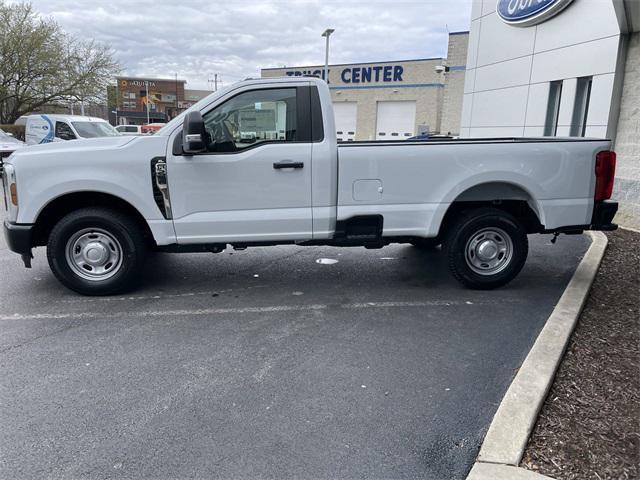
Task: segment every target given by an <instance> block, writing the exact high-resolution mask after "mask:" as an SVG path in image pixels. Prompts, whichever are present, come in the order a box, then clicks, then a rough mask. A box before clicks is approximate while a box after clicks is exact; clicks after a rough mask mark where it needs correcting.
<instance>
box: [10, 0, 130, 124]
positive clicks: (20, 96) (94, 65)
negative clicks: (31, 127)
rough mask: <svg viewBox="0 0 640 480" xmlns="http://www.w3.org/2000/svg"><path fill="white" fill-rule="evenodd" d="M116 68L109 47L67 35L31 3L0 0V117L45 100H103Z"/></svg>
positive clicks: (17, 113)
mask: <svg viewBox="0 0 640 480" xmlns="http://www.w3.org/2000/svg"><path fill="white" fill-rule="evenodd" d="M119 72H120V65H119V64H118V62H117V61H116V60H115V59H114V54H113V51H112V50H111V49H110V48H109V47H107V46H105V45H102V44H99V43H97V42H95V41H93V40H90V41H81V40H78V39H76V38H74V37H72V36H71V35H68V34H67V33H65V32H64V31H62V29H61V28H60V26H59V25H58V24H57V23H56V22H55V21H54V20H53V19H50V18H42V17H40V16H39V15H38V14H37V13H36V12H35V11H34V9H33V7H32V6H31V4H30V3H13V4H7V3H5V2H4V0H0V123H13V122H14V121H16V119H17V118H18V117H20V116H21V115H24V114H25V113H28V112H30V111H32V110H34V109H36V108H38V107H41V106H42V105H46V104H49V103H55V102H71V101H79V102H84V103H92V102H96V101H102V102H103V101H104V96H105V93H106V88H107V86H108V85H109V84H110V83H113V77H114V76H115V75H116V74H117V73H119Z"/></svg>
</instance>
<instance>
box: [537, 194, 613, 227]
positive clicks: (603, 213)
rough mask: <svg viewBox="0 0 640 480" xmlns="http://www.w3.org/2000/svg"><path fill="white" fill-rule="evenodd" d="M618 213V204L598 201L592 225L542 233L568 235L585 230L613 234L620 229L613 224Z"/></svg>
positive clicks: (594, 206) (592, 217) (594, 208)
mask: <svg viewBox="0 0 640 480" xmlns="http://www.w3.org/2000/svg"><path fill="white" fill-rule="evenodd" d="M617 212H618V202H611V201H608V200H604V201H598V202H596V203H594V205H593V214H592V215H591V223H590V224H588V225H569V226H566V227H560V228H553V229H550V230H543V231H542V232H541V233H567V234H571V235H573V234H580V233H582V232H584V231H585V230H599V231H604V232H611V231H613V230H617V229H618V225H616V224H615V223H612V222H613V217H615V216H616V213H617Z"/></svg>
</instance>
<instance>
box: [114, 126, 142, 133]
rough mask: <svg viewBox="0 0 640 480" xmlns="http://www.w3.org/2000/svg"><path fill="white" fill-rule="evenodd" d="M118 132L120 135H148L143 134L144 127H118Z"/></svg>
mask: <svg viewBox="0 0 640 480" xmlns="http://www.w3.org/2000/svg"><path fill="white" fill-rule="evenodd" d="M116 130H117V131H118V132H119V133H120V135H146V134H145V133H143V132H142V125H118V126H116Z"/></svg>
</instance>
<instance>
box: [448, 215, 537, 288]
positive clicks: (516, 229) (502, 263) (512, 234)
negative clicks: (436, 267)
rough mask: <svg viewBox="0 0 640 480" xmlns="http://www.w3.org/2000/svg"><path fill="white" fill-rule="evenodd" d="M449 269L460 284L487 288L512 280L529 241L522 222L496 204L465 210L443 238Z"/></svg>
mask: <svg viewBox="0 0 640 480" xmlns="http://www.w3.org/2000/svg"><path fill="white" fill-rule="evenodd" d="M446 250H447V256H448V259H449V269H450V270H451V273H452V274H453V276H454V277H455V278H456V279H457V280H458V281H459V282H460V283H462V284H463V285H465V286H466V287H469V288H473V289H482V290H489V289H492V288H497V287H501V286H503V285H506V284H507V283H509V282H510V281H511V280H513V279H514V278H515V277H516V275H518V273H520V270H522V267H523V266H524V264H525V262H526V260H527V254H528V252H529V242H528V240H527V232H526V231H525V229H524V227H523V226H522V225H521V223H520V222H519V221H518V220H517V219H516V218H515V217H514V216H513V215H510V214H509V213H507V212H504V211H502V210H499V209H496V208H482V209H477V210H472V211H468V212H466V213H464V214H462V216H461V217H460V219H459V220H458V221H457V222H456V223H455V224H454V225H453V227H452V228H451V230H450V231H449V234H448V236H447V242H446Z"/></svg>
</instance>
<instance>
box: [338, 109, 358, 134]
mask: <svg viewBox="0 0 640 480" xmlns="http://www.w3.org/2000/svg"><path fill="white" fill-rule="evenodd" d="M333 112H334V113H335V116H336V136H337V137H338V141H339V142H353V141H354V140H355V139H356V119H357V117H358V104H357V103H356V102H337V103H334V104H333Z"/></svg>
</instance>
